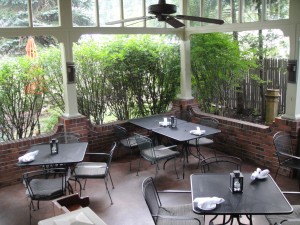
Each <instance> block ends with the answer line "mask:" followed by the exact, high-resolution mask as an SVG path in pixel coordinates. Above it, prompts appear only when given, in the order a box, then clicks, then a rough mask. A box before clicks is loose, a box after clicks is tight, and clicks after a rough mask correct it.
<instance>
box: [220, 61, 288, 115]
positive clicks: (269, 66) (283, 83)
mask: <svg viewBox="0 0 300 225" xmlns="http://www.w3.org/2000/svg"><path fill="white" fill-rule="evenodd" d="M287 62H288V61H287V60H286V59H264V61H263V68H262V69H263V73H262V74H263V80H264V81H265V82H266V83H265V85H263V88H262V92H263V95H265V93H266V90H267V89H279V93H280V97H279V105H278V113H279V114H282V113H285V109H286V101H285V99H286V89H287V79H288V77H287ZM259 72H260V71H259V69H252V70H250V71H249V72H248V74H247V76H246V79H245V81H244V82H243V88H242V94H243V103H244V109H251V110H253V111H255V112H256V113H258V114H260V113H261V111H262V97H261V94H260V85H259V82H258V81H256V80H255V79H251V77H252V76H253V75H257V76H258V77H259ZM228 96H229V97H228V100H227V102H226V105H225V107H226V108H231V109H234V108H236V107H237V94H236V92H235V91H229V93H228Z"/></svg>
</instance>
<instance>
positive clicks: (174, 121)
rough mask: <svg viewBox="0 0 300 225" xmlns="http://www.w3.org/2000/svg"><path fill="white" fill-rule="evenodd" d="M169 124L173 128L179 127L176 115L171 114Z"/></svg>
mask: <svg viewBox="0 0 300 225" xmlns="http://www.w3.org/2000/svg"><path fill="white" fill-rule="evenodd" d="M169 124H170V127H171V128H175V127H177V118H176V117H175V116H171V117H170V123H169Z"/></svg>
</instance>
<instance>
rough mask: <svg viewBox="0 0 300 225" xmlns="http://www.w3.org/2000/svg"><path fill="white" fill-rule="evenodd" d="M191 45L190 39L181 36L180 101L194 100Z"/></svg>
mask: <svg viewBox="0 0 300 225" xmlns="http://www.w3.org/2000/svg"><path fill="white" fill-rule="evenodd" d="M190 52H191V44H190V40H189V38H186V36H185V35H182V36H181V43H180V64H181V75H180V95H179V96H177V97H178V98H179V99H193V96H192V82H191V54H190Z"/></svg>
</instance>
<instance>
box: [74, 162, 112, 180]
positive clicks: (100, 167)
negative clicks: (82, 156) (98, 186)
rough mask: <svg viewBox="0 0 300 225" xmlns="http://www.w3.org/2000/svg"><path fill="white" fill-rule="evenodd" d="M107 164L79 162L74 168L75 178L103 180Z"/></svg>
mask: <svg viewBox="0 0 300 225" xmlns="http://www.w3.org/2000/svg"><path fill="white" fill-rule="evenodd" d="M106 169H107V164H106V163H105V162H81V163H78V164H77V166H76V168H75V174H76V177H77V178H87V177H89V178H103V177H104V176H105V173H106Z"/></svg>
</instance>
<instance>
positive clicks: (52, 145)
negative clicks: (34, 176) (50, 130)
mask: <svg viewBox="0 0 300 225" xmlns="http://www.w3.org/2000/svg"><path fill="white" fill-rule="evenodd" d="M50 152H51V155H54V154H58V140H56V139H52V140H51V141H50Z"/></svg>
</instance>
